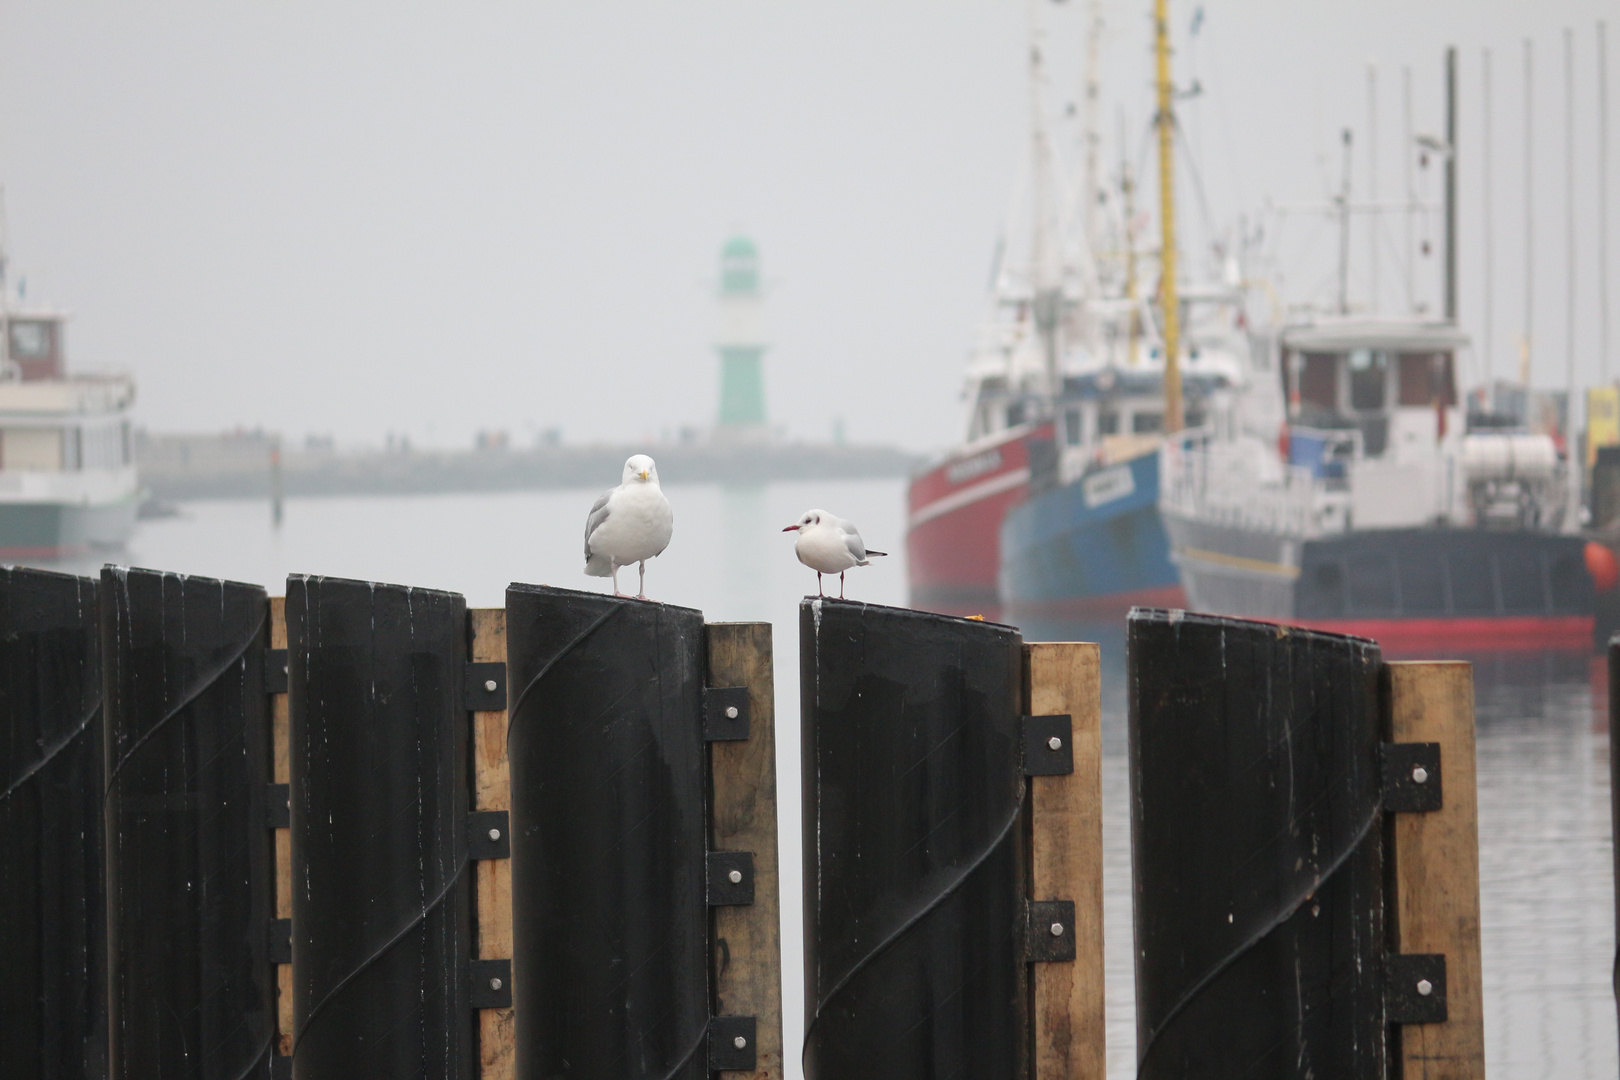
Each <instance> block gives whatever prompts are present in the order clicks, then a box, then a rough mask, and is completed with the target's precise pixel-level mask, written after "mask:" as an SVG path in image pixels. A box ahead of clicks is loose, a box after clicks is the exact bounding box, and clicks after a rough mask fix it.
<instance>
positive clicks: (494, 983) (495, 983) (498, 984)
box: [489, 979, 501, 990]
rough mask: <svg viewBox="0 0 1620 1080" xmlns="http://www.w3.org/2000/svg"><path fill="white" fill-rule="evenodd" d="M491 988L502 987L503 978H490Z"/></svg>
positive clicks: (497, 988)
mask: <svg viewBox="0 0 1620 1080" xmlns="http://www.w3.org/2000/svg"><path fill="white" fill-rule="evenodd" d="M489 988H490V989H491V990H499V989H500V988H501V980H500V979H491V980H489Z"/></svg>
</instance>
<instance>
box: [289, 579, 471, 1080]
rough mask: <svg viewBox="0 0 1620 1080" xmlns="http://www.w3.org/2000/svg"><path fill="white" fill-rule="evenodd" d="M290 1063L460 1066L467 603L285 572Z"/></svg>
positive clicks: (406, 1069)
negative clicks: (289, 809)
mask: <svg viewBox="0 0 1620 1080" xmlns="http://www.w3.org/2000/svg"><path fill="white" fill-rule="evenodd" d="M286 618H287V638H288V669H289V670H288V699H289V707H290V728H289V754H290V765H291V789H292V826H291V832H292V837H291V839H292V863H293V907H292V926H293V934H292V968H293V1016H294V1041H293V1054H292V1058H293V1064H292V1068H293V1075H294V1076H295V1077H297V1078H299V1080H340V1078H341V1080H347V1078H350V1077H359V1076H368V1077H386V1078H388V1080H414V1078H420V1080H466V1078H469V1077H472V1076H474V1075H476V1070H477V1060H476V1054H477V1044H476V1041H475V1037H474V1019H473V1011H472V1008H473V1007H472V1004H471V1002H470V999H469V986H468V980H469V961H470V959H471V957H472V940H471V925H470V903H471V884H470V883H471V877H472V874H471V871H470V868H469V867H468V865H467V858H468V854H467V851H468V849H467V833H466V829H467V814H468V809H469V799H470V791H471V764H470V761H469V758H468V746H467V742H468V737H469V733H470V728H471V723H470V717H469V711H470V705H469V702H468V701H467V698H466V690H465V677H466V670H465V669H466V663H467V635H468V629H467V612H466V603H465V601H464V600H463V599H462V597H460V596H459V595H456V594H454V593H446V592H436V591H433V590H428V589H413V588H407V587H404V586H398V585H381V584H376V583H373V582H366V581H350V580H344V579H339V578H322V577H306V576H294V577H291V578H289V579H288V580H287V605H286Z"/></svg>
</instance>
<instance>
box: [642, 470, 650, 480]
mask: <svg viewBox="0 0 1620 1080" xmlns="http://www.w3.org/2000/svg"><path fill="white" fill-rule="evenodd" d="M648 475H649V474H648V472H647V470H646V469H642V470H641V478H642V479H643V480H645V479H647V477H648Z"/></svg>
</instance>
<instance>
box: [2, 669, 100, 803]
mask: <svg viewBox="0 0 1620 1080" xmlns="http://www.w3.org/2000/svg"><path fill="white" fill-rule="evenodd" d="M99 711H101V697H100V696H99V695H97V697H96V703H95V704H94V705H92V706H90V711H89V712H87V713H85V715H84V719H83V720H80V721H79V723H78V726H77V727H75V728H74V729H73V730H72V731H70V732H68V733H67V734H66V735H64V736H62V737H61V738H60V739H58V740H57V741H56V742H54V743H52V744H51V746H50V747H49V749H47V750H46V751H45V753H44V755H43V756H41V757H40V758H39V759H38V760H37V761H34V762H32V763H31V764H30V765H29V766H28V767H27V768H26V769H24V770H23V771H22V773H21V775H19V776H18V777H17V779H16V780H14V781H12V782H11V784H10V785H9V786H8V787H7V788H6V790H4V791H0V802H5V801H6V800H7V799H9V798H11V795H12V793H13V792H15V791H17V790H18V789H20V788H21V787H22V786H23V785H24V784H26V783H28V781H29V780H30V779H31V778H32V777H33V776H34V775H35V774H36V773H38V772H39V771H40V770H41V769H43V768H44V767H45V766H47V765H49V764H50V763H51V762H52V761H54V760H55V759H56V755H58V754H60V753H61V752H62V751H63V750H66V749H67V748H68V746H69V744H71V743H72V742H73V740H75V739H77V738H78V737H79V736H80V735H83V734H84V733H85V732H86V731H88V730H89V728H90V721H92V720H94V719H95V718H96V713H97V712H99Z"/></svg>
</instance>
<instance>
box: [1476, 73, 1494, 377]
mask: <svg viewBox="0 0 1620 1080" xmlns="http://www.w3.org/2000/svg"><path fill="white" fill-rule="evenodd" d="M1481 60H1482V62H1483V63H1482V67H1481V71H1482V74H1481V82H1482V84H1483V85H1482V87H1481V89H1482V90H1483V91H1484V93H1483V99H1482V113H1483V123H1482V125H1481V127H1482V131H1481V133H1480V142H1481V144H1482V145H1481V150H1480V156H1481V158H1482V165H1483V168H1482V170H1481V171H1482V172H1483V173H1484V180H1485V230H1484V233H1485V235H1484V240H1485V334H1484V349H1483V352H1484V354H1485V356H1484V360H1485V364H1484V367H1485V382H1486V383H1487V384H1489V383H1490V381H1491V379H1492V378H1493V377H1494V376H1495V371H1494V365H1493V361H1494V360H1495V345H1494V337H1493V335H1492V328H1491V322H1492V319H1493V317H1494V315H1495V312H1496V293H1495V289H1494V288H1493V286H1494V283H1495V274H1496V255H1495V251H1496V244H1495V240H1494V237H1493V233H1494V232H1495V225H1494V222H1493V221H1492V218H1493V217H1494V215H1495V207H1496V203H1495V200H1494V199H1493V198H1492V194H1491V50H1490V46H1488V45H1487V46H1486V47H1485V49H1484V54H1483V56H1482V57H1481Z"/></svg>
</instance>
